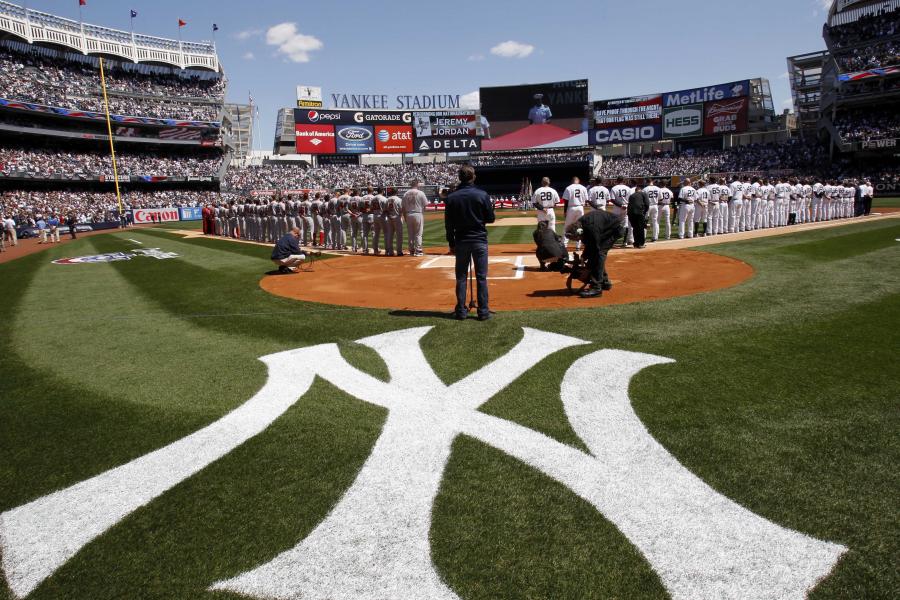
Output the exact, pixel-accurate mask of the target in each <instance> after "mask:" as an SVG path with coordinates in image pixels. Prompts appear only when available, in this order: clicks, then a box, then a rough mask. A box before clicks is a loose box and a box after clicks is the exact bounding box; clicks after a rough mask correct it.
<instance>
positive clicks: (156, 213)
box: [133, 208, 179, 225]
mask: <svg viewBox="0 0 900 600" xmlns="http://www.w3.org/2000/svg"><path fill="white" fill-rule="evenodd" d="M133 212H134V222H135V223H137V224H138V225H141V224H143V223H168V222H172V221H177V220H178V217H179V215H178V209H177V208H136V209H134V211H133Z"/></svg>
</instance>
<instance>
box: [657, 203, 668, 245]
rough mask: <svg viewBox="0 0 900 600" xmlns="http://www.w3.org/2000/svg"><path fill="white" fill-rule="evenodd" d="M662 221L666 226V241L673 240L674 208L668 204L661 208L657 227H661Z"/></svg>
mask: <svg viewBox="0 0 900 600" xmlns="http://www.w3.org/2000/svg"><path fill="white" fill-rule="evenodd" d="M660 221H662V222H663V223H665V224H666V239H667V240H668V239H671V238H672V208H671V207H670V206H669V205H668V204H663V205H662V206H660V207H659V219H658V220H657V223H656V226H657V227H659V222H660Z"/></svg>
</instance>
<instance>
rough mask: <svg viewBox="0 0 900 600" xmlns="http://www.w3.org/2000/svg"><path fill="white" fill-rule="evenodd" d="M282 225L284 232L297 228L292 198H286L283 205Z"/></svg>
mask: <svg viewBox="0 0 900 600" xmlns="http://www.w3.org/2000/svg"><path fill="white" fill-rule="evenodd" d="M284 224H285V228H286V231H291V230H292V229H293V228H294V227H299V225H298V224H297V203H296V202H294V197H293V196H288V197H287V201H286V202H285V203H284ZM278 239H281V238H278Z"/></svg>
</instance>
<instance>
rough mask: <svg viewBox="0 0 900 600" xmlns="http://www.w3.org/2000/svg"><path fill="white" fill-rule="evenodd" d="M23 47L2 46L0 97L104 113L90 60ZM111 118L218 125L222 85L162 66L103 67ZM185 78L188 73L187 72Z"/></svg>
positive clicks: (97, 77) (217, 79)
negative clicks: (127, 117) (169, 119)
mask: <svg viewBox="0 0 900 600" xmlns="http://www.w3.org/2000/svg"><path fill="white" fill-rule="evenodd" d="M45 52H49V51H47V50H45V49H40V48H34V47H31V46H28V45H25V44H7V45H5V46H2V47H0V90H3V91H2V92H0V96H3V97H5V98H7V99H10V100H19V101H23V102H33V103H35V104H42V105H45V106H54V107H60V108H67V109H71V110H85V111H98V112H99V111H103V110H104V105H103V96H102V90H101V87H100V74H99V68H98V67H97V65H96V59H94V58H93V57H81V56H79V57H75V56H71V55H67V56H70V57H69V58H63V57H61V56H58V55H50V54H45ZM104 67H105V70H106V82H107V88H108V97H109V109H110V112H111V113H113V114H119V115H128V116H141V117H153V118H172V119H184V120H197V121H216V120H218V118H219V113H220V111H221V108H222V104H223V102H224V95H225V80H224V79H223V78H222V77H212V78H206V77H205V76H204V77H201V76H200V75H199V74H195V75H180V74H176V73H181V72H180V71H175V70H171V71H166V70H164V69H163V68H161V67H152V68H151V67H147V66H146V65H123V64H118V63H114V62H110V63H105V65H104ZM185 73H188V72H187V71H185Z"/></svg>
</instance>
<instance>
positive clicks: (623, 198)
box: [606, 176, 634, 247]
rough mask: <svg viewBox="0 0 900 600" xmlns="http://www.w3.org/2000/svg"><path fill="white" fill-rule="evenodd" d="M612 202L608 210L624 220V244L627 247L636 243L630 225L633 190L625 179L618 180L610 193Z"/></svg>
mask: <svg viewBox="0 0 900 600" xmlns="http://www.w3.org/2000/svg"><path fill="white" fill-rule="evenodd" d="M609 193H610V201H611V202H612V204H610V205H609V206H607V208H606V210H608V211H609V212H611V213H612V214H614V215H616V216H617V217H619V218H620V219H621V220H622V227H624V228H625V237H624V240H625V241H624V243H623V244H622V245H623V246H625V247H628V246H629V245H631V244H633V243H634V233H633V232H632V231H631V226H630V225H629V223H628V197H629V196H631V194H632V193H633V191H632V189H631V188H630V187H628V186H627V185H625V178H624V177H621V176H620V177H617V178H616V185H614V186H613V188H612V189H611V190H610V191H609Z"/></svg>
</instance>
